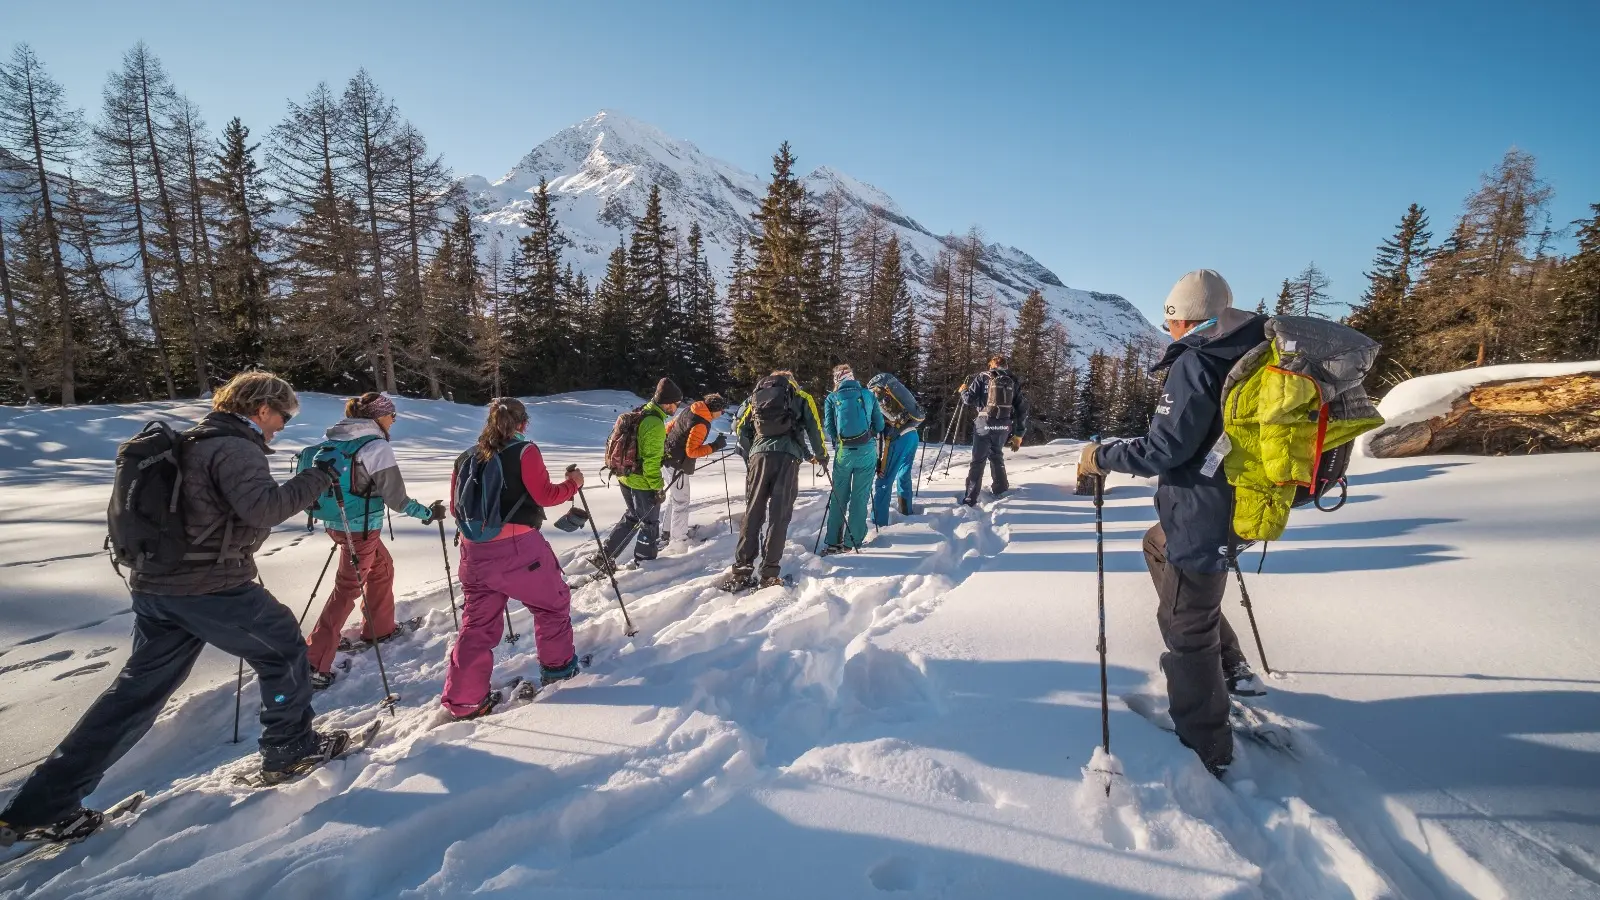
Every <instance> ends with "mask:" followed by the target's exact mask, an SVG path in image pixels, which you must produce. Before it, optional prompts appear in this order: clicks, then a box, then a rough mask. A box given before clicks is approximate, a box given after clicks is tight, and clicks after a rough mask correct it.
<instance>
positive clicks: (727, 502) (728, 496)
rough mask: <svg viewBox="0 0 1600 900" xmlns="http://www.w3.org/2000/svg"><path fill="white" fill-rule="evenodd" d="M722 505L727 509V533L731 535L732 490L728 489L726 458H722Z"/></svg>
mask: <svg viewBox="0 0 1600 900" xmlns="http://www.w3.org/2000/svg"><path fill="white" fill-rule="evenodd" d="M722 503H723V505H724V506H726V507H727V509H728V533H729V534H733V490H732V489H731V488H729V487H728V457H726V456H724V457H722Z"/></svg>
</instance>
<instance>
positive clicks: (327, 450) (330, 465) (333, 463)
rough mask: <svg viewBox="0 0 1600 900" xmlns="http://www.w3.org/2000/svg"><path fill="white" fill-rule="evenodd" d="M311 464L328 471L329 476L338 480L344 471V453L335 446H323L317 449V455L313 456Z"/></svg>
mask: <svg viewBox="0 0 1600 900" xmlns="http://www.w3.org/2000/svg"><path fill="white" fill-rule="evenodd" d="M311 465H312V467H313V468H316V469H318V470H320V471H322V472H325V473H327V476H328V477H329V478H332V479H333V480H334V481H338V480H339V477H340V476H341V475H342V474H343V473H344V465H345V458H344V454H343V453H340V452H339V451H338V450H336V449H334V448H333V447H323V448H322V449H321V450H318V451H317V455H316V456H313V457H311Z"/></svg>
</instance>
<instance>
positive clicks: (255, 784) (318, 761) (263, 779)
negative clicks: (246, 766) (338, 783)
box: [233, 719, 383, 788]
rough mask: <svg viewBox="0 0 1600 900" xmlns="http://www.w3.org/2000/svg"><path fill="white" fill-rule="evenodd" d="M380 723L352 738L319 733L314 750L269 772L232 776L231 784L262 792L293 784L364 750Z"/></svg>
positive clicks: (347, 734)
mask: <svg viewBox="0 0 1600 900" xmlns="http://www.w3.org/2000/svg"><path fill="white" fill-rule="evenodd" d="M382 723H383V720H382V719H373V720H372V722H371V724H369V725H368V726H367V727H366V728H363V729H362V730H361V731H360V732H359V733H358V734H356V735H354V736H352V735H351V734H350V732H348V731H343V730H336V731H327V732H319V733H318V734H317V749H316V750H314V751H313V752H311V753H308V754H306V755H305V756H302V757H300V758H299V759H297V760H294V761H293V762H291V763H289V764H288V765H286V766H284V767H282V768H275V769H268V768H266V767H262V768H261V769H259V770H257V771H255V772H242V773H240V774H238V775H235V776H234V779H233V780H234V781H235V782H237V783H239V784H242V785H244V786H245V787H252V788H264V787H275V786H277V785H280V784H285V783H287V782H290V781H295V780H297V779H299V778H300V777H301V776H303V775H305V774H306V773H308V772H310V771H312V770H313V769H315V768H317V767H318V766H321V765H325V764H327V763H330V762H332V761H333V760H336V759H340V758H342V757H345V756H349V755H350V754H351V753H354V752H356V751H358V750H364V749H366V748H367V747H368V746H369V745H371V743H372V739H373V738H374V737H376V736H377V734H378V728H379V726H380V725H382Z"/></svg>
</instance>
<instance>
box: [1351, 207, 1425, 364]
mask: <svg viewBox="0 0 1600 900" xmlns="http://www.w3.org/2000/svg"><path fill="white" fill-rule="evenodd" d="M1432 240H1433V235H1432V234H1431V233H1430V232H1429V231H1428V215H1427V211H1426V210H1424V209H1423V208H1422V207H1421V206H1418V205H1417V204H1415V203H1413V204H1411V206H1410V208H1408V209H1407V210H1406V213H1405V215H1404V216H1402V217H1401V219H1400V224H1399V225H1398V226H1397V227H1396V229H1395V233H1394V235H1392V236H1391V237H1389V238H1387V239H1385V240H1384V242H1383V243H1381V244H1379V245H1378V252H1377V256H1376V257H1375V258H1374V259H1373V263H1372V271H1370V272H1367V273H1365V275H1366V278H1367V290H1366V292H1365V293H1363V294H1362V295H1361V300H1360V301H1359V302H1358V303H1357V304H1356V305H1355V307H1354V308H1353V309H1351V311H1350V316H1349V317H1348V318H1347V319H1346V320H1345V321H1346V322H1347V324H1349V325H1350V326H1351V327H1352V328H1355V329H1356V330H1358V331H1360V332H1362V333H1363V334H1365V335H1366V336H1367V337H1370V338H1372V339H1373V340H1375V341H1377V342H1378V343H1379V344H1381V345H1382V346H1383V350H1382V353H1381V355H1380V357H1379V359H1378V362H1377V364H1376V365H1374V366H1373V367H1372V371H1371V372H1370V373H1369V374H1368V377H1367V384H1368V386H1369V387H1376V386H1377V385H1380V384H1384V383H1389V382H1393V381H1395V380H1398V379H1399V378H1401V377H1403V373H1404V372H1405V364H1406V361H1407V354H1408V353H1409V351H1410V349H1411V343H1412V340H1413V337H1414V333H1415V326H1414V323H1413V321H1412V318H1413V311H1412V310H1411V308H1410V302H1411V299H1412V294H1413V293H1414V284H1415V282H1416V278H1417V275H1418V274H1419V273H1420V271H1421V269H1422V265H1423V263H1424V262H1425V261H1426V260H1427V257H1428V253H1429V247H1428V245H1429V243H1430V242H1431V241H1432Z"/></svg>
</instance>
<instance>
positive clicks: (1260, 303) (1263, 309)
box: [1256, 297, 1267, 316]
mask: <svg viewBox="0 0 1600 900" xmlns="http://www.w3.org/2000/svg"><path fill="white" fill-rule="evenodd" d="M1266 314H1267V298H1265V297H1262V298H1261V299H1260V300H1257V301H1256V315H1258V316H1264V315H1266Z"/></svg>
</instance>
